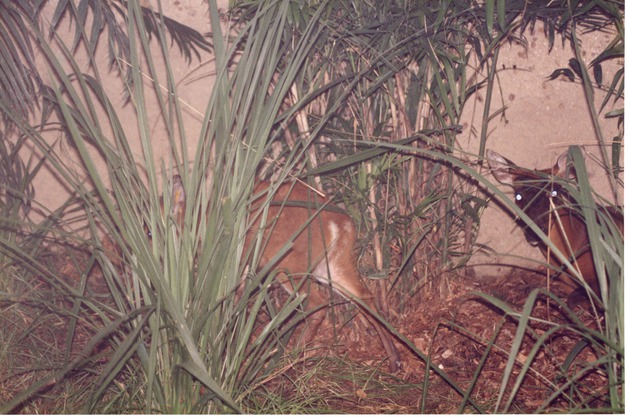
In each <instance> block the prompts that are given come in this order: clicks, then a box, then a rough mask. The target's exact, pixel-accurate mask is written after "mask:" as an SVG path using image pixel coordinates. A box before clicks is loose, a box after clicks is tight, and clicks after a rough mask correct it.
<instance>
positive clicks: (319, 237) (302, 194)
mask: <svg viewBox="0 0 630 420" xmlns="http://www.w3.org/2000/svg"><path fill="white" fill-rule="evenodd" d="M271 188H273V187H272V186H271V184H270V183H269V182H258V183H257V185H256V187H255V190H254V195H253V203H252V205H251V209H250V210H249V214H250V220H249V223H250V224H249V226H251V228H250V229H249V231H248V232H247V235H246V237H245V245H244V255H247V254H248V253H249V251H250V250H251V249H252V247H253V244H254V242H255V241H256V239H257V237H258V235H257V234H258V233H259V232H260V233H261V241H260V242H261V250H260V251H259V252H260V258H259V260H258V267H257V268H261V267H263V266H265V265H266V264H268V263H269V262H270V261H272V260H273V259H274V258H278V261H277V262H276V264H275V265H274V267H273V268H274V269H277V270H278V272H279V274H278V277H279V278H280V284H281V285H282V287H283V288H284V289H285V290H287V291H288V292H289V293H291V292H294V291H297V292H300V293H308V298H307V300H306V311H307V312H310V311H313V312H312V314H311V315H310V316H309V319H308V320H307V321H308V325H307V327H306V330H305V333H304V335H303V336H302V339H301V341H302V344H308V343H310V342H311V341H312V339H313V338H314V337H315V336H316V334H317V332H318V328H319V326H320V325H321V323H322V321H323V320H324V319H325V317H326V312H325V310H323V309H325V306H326V304H327V303H328V302H329V297H328V296H326V295H325V294H323V292H322V291H320V290H318V288H317V287H316V286H315V285H313V287H311V283H310V282H308V281H300V280H301V279H302V278H304V276H308V278H309V279H315V280H317V281H319V282H321V283H324V284H331V285H332V286H333V289H334V290H335V291H336V292H337V293H339V294H341V295H342V296H344V297H345V298H346V299H350V300H355V302H356V303H357V306H358V307H359V309H361V310H362V313H363V314H364V315H365V317H366V318H367V320H368V322H369V323H370V324H371V325H372V327H374V329H375V330H376V332H377V334H378V335H379V337H380V339H381V342H382V344H383V347H384V349H385V352H386V353H387V355H388V358H389V360H388V361H389V369H390V371H391V372H395V371H397V370H398V369H399V368H400V366H401V362H400V355H399V354H398V350H397V349H396V347H395V346H394V343H393V341H392V339H391V336H390V333H389V331H388V330H387V329H386V328H385V327H384V326H383V325H381V323H380V321H378V319H376V318H374V317H373V316H372V315H371V314H370V312H369V311H368V310H366V309H365V308H364V306H363V305H365V306H367V307H368V308H369V309H370V310H371V311H372V312H374V313H376V314H379V315H380V312H379V311H378V310H377V308H376V306H375V304H374V298H373V297H372V295H371V293H370V292H369V291H368V289H367V288H366V287H365V286H364V285H363V283H362V281H361V278H360V275H359V272H358V270H357V257H356V255H355V241H356V232H355V227H354V223H353V222H352V220H351V219H350V217H349V216H348V215H347V214H346V213H345V212H343V211H342V210H341V209H339V208H336V207H334V206H329V205H327V204H326V200H325V199H324V198H322V197H319V196H318V195H317V194H316V193H315V192H314V191H312V190H311V189H309V188H308V187H306V186H304V185H302V184H300V183H284V184H282V185H280V186H279V188H278V189H277V190H276V191H275V192H273V194H270V192H271ZM171 191H172V196H171V201H170V202H171V216H172V217H173V219H174V220H175V221H176V222H177V223H179V224H180V225H182V224H183V216H184V213H185V206H186V195H185V193H184V187H183V185H182V181H181V178H180V177H179V176H178V175H175V176H174V177H173V180H172V190H171ZM267 200H270V205H269V209H268V211H267V214H266V218H265V220H262V213H263V212H262V211H260V210H261V208H262V206H263V205H264V204H265V202H266V201H267ZM289 241H292V244H291V248H290V249H289V250H288V251H287V252H285V253H284V254H282V255H279V252H280V251H281V249H282V248H284V247H285V246H286V244H287V243H289ZM295 288H298V290H295Z"/></svg>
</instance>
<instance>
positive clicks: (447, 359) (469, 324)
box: [0, 253, 607, 414]
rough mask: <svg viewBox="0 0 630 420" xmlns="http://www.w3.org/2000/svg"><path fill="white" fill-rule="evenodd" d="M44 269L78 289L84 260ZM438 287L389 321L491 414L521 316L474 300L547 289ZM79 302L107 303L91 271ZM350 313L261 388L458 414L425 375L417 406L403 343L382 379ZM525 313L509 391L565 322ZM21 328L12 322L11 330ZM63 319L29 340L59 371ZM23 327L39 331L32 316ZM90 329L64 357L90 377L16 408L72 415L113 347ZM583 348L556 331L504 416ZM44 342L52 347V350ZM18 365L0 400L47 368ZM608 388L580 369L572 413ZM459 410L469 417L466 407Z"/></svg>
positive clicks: (349, 309)
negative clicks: (82, 365) (398, 361)
mask: <svg viewBox="0 0 630 420" xmlns="http://www.w3.org/2000/svg"><path fill="white" fill-rule="evenodd" d="M45 262H46V264H47V265H49V266H51V267H54V266H56V269H57V270H58V272H60V273H62V274H63V275H64V276H65V278H66V280H67V281H74V282H76V283H79V282H80V281H81V279H80V278H79V277H77V273H79V272H82V271H81V270H83V269H84V267H85V264H86V263H87V261H86V260H82V259H81V257H80V256H79V254H77V255H73V256H72V257H70V256H69V255H68V253H63V254H50V255H49V257H48V258H47V260H46V261H45ZM440 281H442V282H447V283H448V286H449V297H448V298H447V299H444V298H443V297H441V296H440V293H439V292H437V291H435V292H431V291H428V290H427V291H425V292H421V293H419V294H418V295H417V296H414V297H412V298H410V299H408V300H407V301H406V302H405V304H404V306H405V308H406V310H404V312H399V313H396V312H397V311H396V310H394V309H393V307H392V310H391V311H390V314H389V316H388V318H389V320H390V321H391V323H392V324H393V326H394V327H395V328H396V329H397V330H398V331H399V332H400V334H401V335H402V336H404V337H405V338H406V339H407V340H408V341H409V342H410V343H412V344H413V345H414V346H416V347H417V348H418V349H419V350H420V352H421V353H422V354H423V355H428V357H429V358H430V360H431V362H432V363H433V364H434V366H437V367H439V368H440V369H441V370H443V372H444V373H445V374H446V375H447V376H448V377H449V378H450V380H451V381H452V382H453V383H454V384H456V385H457V386H458V387H459V388H460V389H462V390H467V388H468V386H469V384H470V383H471V381H472V380H473V378H474V377H475V375H479V378H478V379H477V380H476V385H475V386H474V388H473V389H472V392H471V397H470V398H471V399H472V400H473V401H475V403H476V404H478V405H479V406H480V407H481V408H482V409H484V410H488V411H490V412H492V411H493V410H494V409H495V404H496V400H497V395H498V394H499V389H500V386H501V383H502V381H503V380H504V372H505V368H506V363H507V360H508V354H509V352H510V350H511V346H512V343H513V342H514V334H515V331H516V328H517V323H518V320H517V319H514V318H511V317H507V316H505V314H504V312H502V311H500V310H497V309H496V307H494V306H492V305H490V304H488V302H487V301H486V300H484V299H482V298H480V297H479V295H478V294H476V293H479V292H481V293H485V294H487V295H489V296H492V297H496V298H497V299H500V300H502V301H504V302H506V303H507V304H509V305H510V307H511V308H513V309H514V310H515V311H520V310H521V309H522V307H523V304H524V302H525V300H526V299H527V297H528V295H529V294H530V293H531V292H532V291H533V290H534V289H536V288H545V287H546V279H545V277H544V276H543V275H541V274H539V273H535V272H531V271H526V270H522V269H513V270H511V271H510V272H509V274H507V275H501V276H500V277H492V276H484V277H467V276H454V275H451V276H450V277H449V278H448V279H446V278H445V279H441V280H440ZM45 287H46V286H44V285H43V284H42V285H41V288H40V290H39V293H42V292H44V294H46V293H48V296H49V299H50V303H52V302H53V301H54V300H55V296H56V294H55V292H54V291H53V290H42V289H44V288H45ZM36 288H39V287H36ZM436 289H437V288H436ZM86 295H89V296H98V299H101V300H102V301H103V302H104V303H106V302H107V293H106V290H105V288H104V282H103V279H102V278H101V277H100V274H99V272H98V270H95V271H94V272H93V273H92V276H91V278H90V279H88V282H87V291H86ZM279 299H282V297H281V296H280V297H279ZM56 303H57V305H56V306H55V307H57V308H59V307H63V306H64V305H63V302H56ZM390 305H392V302H390ZM40 309H42V310H43V309H44V308H40ZM68 310H70V306H69V304H68ZM354 313H356V310H355V308H354V307H353V306H352V305H350V304H341V305H338V306H336V310H335V311H334V313H332V314H331V313H330V311H329V316H328V318H327V321H326V322H325V323H324V327H323V328H322V330H321V334H320V335H319V339H318V342H317V343H316V344H315V347H314V350H313V351H312V352H311V353H309V357H308V358H306V359H302V358H300V356H290V357H289V358H288V359H287V363H286V364H283V365H281V367H279V368H278V372H277V374H276V376H275V377H272V379H271V380H268V382H267V383H266V385H265V387H266V388H267V390H268V392H271V393H273V394H274V395H278V396H280V397H281V399H283V400H285V401H300V403H299V404H300V405H301V406H302V407H304V410H305V411H306V412H322V411H323V412H343V413H420V412H425V413H436V414H437V413H439V414H443V413H457V412H459V409H460V405H461V402H462V397H461V395H459V394H458V393H457V392H456V391H455V390H454V388H453V386H451V385H449V384H448V383H447V382H446V381H445V380H444V379H442V378H440V377H438V376H437V375H436V374H435V372H430V373H429V387H428V388H427V390H426V391H427V397H426V400H424V401H425V403H424V404H425V405H424V406H422V401H423V390H424V388H425V386H424V383H425V379H424V377H425V374H426V373H427V365H426V363H425V362H424V361H423V360H422V358H421V357H419V356H418V355H417V354H415V353H414V352H413V351H412V350H411V349H410V348H408V347H407V346H406V345H404V344H403V343H401V342H399V343H398V345H397V347H398V348H399V350H400V351H401V356H402V361H403V367H402V369H401V370H400V371H399V372H396V373H394V374H390V373H388V372H387V368H386V366H387V364H386V363H384V358H385V352H384V350H383V349H382V347H381V343H380V340H378V338H377V336H376V334H375V333H374V331H371V330H370V328H366V325H367V323H365V322H362V321H361V320H360V318H358V317H353V316H352V314H354ZM576 313H578V315H579V316H580V318H581V319H582V321H583V322H584V323H586V324H591V325H594V322H595V321H596V320H595V318H594V317H593V315H592V314H590V313H589V312H588V311H586V310H582V309H579V310H577V311H576ZM533 316H534V318H535V319H536V321H535V322H530V323H529V326H530V327H531V331H530V333H529V338H527V339H526V340H525V342H524V344H523V345H522V347H521V348H520V349H519V355H518V357H517V363H516V366H515V367H514V368H513V369H512V371H511V372H512V373H511V375H510V377H509V382H508V386H507V389H508V393H509V391H510V390H511V389H512V385H513V384H514V382H515V381H516V378H517V376H518V374H519V373H520V371H521V368H522V366H523V363H525V362H526V359H527V356H528V354H529V352H530V350H531V349H532V346H533V345H534V343H535V339H532V338H531V337H532V336H533V335H537V336H540V335H542V334H544V333H545V331H548V330H549V329H550V328H551V327H550V324H549V323H548V322H547V321H550V322H552V323H559V324H562V323H564V322H567V317H566V315H565V313H564V312H563V310H561V309H559V308H558V307H557V306H556V305H553V303H552V304H551V305H549V306H548V305H547V301H546V299H544V298H543V297H540V298H539V299H538V301H537V304H536V306H535V309H534V311H533ZM333 320H334V322H333ZM24 321H25V320H15V322H16V325H17V324H19V323H20V322H24ZM71 321H72V318H71V317H70V316H69V313H68V314H64V313H59V314H58V323H56V325H48V324H43V325H38V326H37V328H36V329H35V330H33V331H31V332H30V336H29V342H31V341H32V343H33V345H37V342H42V343H47V345H48V346H50V348H49V350H47V356H46V357H47V359H48V360H49V361H53V362H54V360H55V358H56V359H57V360H58V363H59V364H60V365H63V364H62V363H63V359H64V358H65V357H68V354H67V353H65V351H64V349H65V348H66V344H67V343H66V342H65V337H66V334H67V328H70V327H71V326H72V323H71ZM88 321H89V322H88ZM29 322H31V323H32V324H33V325H37V323H36V322H33V320H31V321H29ZM27 323H28V322H27ZM95 325H98V320H97V319H96V317H94V318H92V319H89V320H87V319H83V320H80V322H78V324H77V325H76V328H77V334H76V335H75V342H74V343H73V345H72V351H71V354H70V357H71V358H75V357H76V356H77V355H79V354H83V355H84V359H85V360H88V359H89V360H90V363H91V366H92V367H91V368H90V369H87V370H83V369H79V370H78V371H79V372H81V374H80V375H75V376H73V375H69V380H67V381H65V382H64V384H63V385H62V386H54V385H56V384H55V381H54V380H51V381H50V384H48V385H49V386H47V387H45V388H44V389H43V390H42V393H41V397H40V398H37V399H35V400H34V401H33V402H32V403H29V405H27V406H25V407H22V408H21V410H20V411H22V410H23V411H22V412H39V413H47V412H48V413H51V412H73V410H74V409H78V407H76V408H74V409H73V408H71V407H66V406H65V405H64V404H65V403H64V398H66V397H67V396H68V394H71V393H72V392H76V389H77V387H79V388H87V387H90V386H92V384H91V381H92V380H93V379H94V377H95V376H90V375H89V374H88V372H92V374H94V375H96V373H98V372H99V370H102V369H103V368H104V366H105V365H106V362H107V360H108V354H109V352H110V351H111V348H108V347H107V346H105V345H96V346H95V345H93V344H94V343H92V342H91V340H92V337H94V336H95V334H96V333H97V331H95V329H94V328H95ZM492 340H494V342H493V345H492V346H490V345H489V344H488V343H489V342H491V341H492ZM25 341H26V340H25ZM579 341H580V337H578V336H577V335H575V334H572V333H571V332H570V331H569V330H564V331H560V332H558V333H556V334H553V335H552V336H551V337H550V338H549V339H548V340H547V341H546V342H545V344H544V346H542V347H541V348H540V349H539V350H538V351H537V352H536V356H535V358H534V360H533V362H532V366H531V368H530V369H529V370H528V373H527V375H526V377H525V379H524V383H523V385H522V386H521V387H520V388H519V391H518V393H517V394H516V397H515V399H514V402H513V404H512V405H511V406H510V407H509V408H507V409H506V411H507V412H510V413H532V412H536V411H537V410H539V409H540V408H541V404H543V402H545V401H546V400H548V398H549V396H550V393H551V392H552V388H553V386H550V384H554V386H559V385H561V384H562V381H563V378H564V377H565V375H564V373H563V371H566V370H573V371H576V370H578V369H579V368H580V367H582V366H584V365H586V364H587V363H589V362H593V361H594V360H595V359H596V355H595V353H594V352H593V350H592V349H591V348H589V347H586V348H585V349H583V350H582V351H581V352H579V354H577V356H576V357H575V359H574V360H573V362H572V363H571V364H570V365H569V366H563V364H564V363H565V361H566V360H567V359H568V358H569V357H572V355H571V352H572V351H573V349H574V348H575V347H576V344H578V342H579ZM50 343H56V344H55V345H52V346H51V345H50ZM25 345H26V343H25ZM27 347H28V346H27ZM489 347H491V348H490V349H489ZM289 353H291V349H289ZM293 354H295V353H293ZM33 356H35V355H34V354H31V353H30V351H28V350H26V352H25V353H24V354H22V355H21V358H22V361H23V362H24V365H25V366H29V359H30V358H31V357H33ZM17 365H19V362H17V361H16V366H13V369H14V370H13V371H12V372H9V373H7V371H5V372H4V373H3V374H2V375H0V377H3V378H5V379H7V378H10V379H9V380H5V381H4V382H3V383H2V385H1V386H0V388H3V389H4V391H2V392H0V397H2V398H0V399H8V397H9V396H12V395H15V393H16V392H19V389H24V388H23V387H24V385H25V384H26V383H31V384H32V383H35V382H36V381H37V380H41V378H42V377H44V376H45V373H46V372H33V371H20V367H19V366H17ZM53 365H54V363H53ZM304 378H308V382H304ZM606 383H607V382H606V378H605V376H604V375H603V374H600V373H598V372H597V371H594V370H592V371H589V372H587V373H585V374H584V377H583V378H582V380H581V381H580V385H581V386H584V387H586V388H585V389H575V390H573V391H572V398H574V402H573V403H572V405H571V406H572V407H575V401H580V399H582V400H583V402H584V403H585V404H587V405H588V406H589V407H590V408H597V407H605V406H606V404H607V402H606V399H605V395H606V392H607V388H606V386H607V385H606ZM594 390H595V391H594ZM504 398H505V397H504ZM501 407H502V406H501ZM568 407H569V402H568V401H567V400H566V397H564V396H561V397H558V398H556V399H555V400H553V401H552V403H551V404H550V405H549V406H547V407H545V408H544V410H543V411H544V412H565V411H566V410H567V409H568ZM268 409H270V410H271V408H268ZM68 410H69V411H68ZM464 411H465V412H474V410H473V409H472V408H470V406H468V407H467V408H466V409H465V410H464Z"/></svg>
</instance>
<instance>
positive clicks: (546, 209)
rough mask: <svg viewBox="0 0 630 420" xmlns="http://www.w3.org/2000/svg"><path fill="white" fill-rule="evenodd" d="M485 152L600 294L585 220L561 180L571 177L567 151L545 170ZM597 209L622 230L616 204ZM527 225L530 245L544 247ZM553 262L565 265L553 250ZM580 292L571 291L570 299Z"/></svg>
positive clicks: (496, 174) (566, 276)
mask: <svg viewBox="0 0 630 420" xmlns="http://www.w3.org/2000/svg"><path fill="white" fill-rule="evenodd" d="M486 156H487V157H488V164H489V166H490V170H491V171H492V174H493V175H494V177H495V178H496V179H497V181H499V182H501V183H502V184H506V185H509V186H511V187H512V188H513V189H514V197H515V201H516V204H517V205H518V206H519V207H520V208H521V209H522V210H523V211H524V212H525V214H526V215H527V216H528V217H529V218H530V219H532V221H533V222H534V223H536V225H537V226H538V227H539V228H540V230H542V231H543V233H545V235H547V236H548V237H549V240H550V241H551V243H553V244H554V245H555V246H556V248H558V250H559V251H560V252H561V253H562V254H563V255H564V256H565V258H566V259H567V260H568V261H570V262H572V263H573V265H574V266H575V268H576V269H577V270H578V272H579V273H580V274H581V275H582V278H583V279H584V281H585V282H586V283H588V284H589V286H590V287H591V288H592V289H593V290H595V291H596V292H597V293H598V294H599V293H600V292H599V290H598V289H599V282H598V276H597V272H596V270H595V264H594V261H593V254H592V252H591V246H590V241H589V237H588V231H587V226H586V223H585V222H584V218H583V216H582V214H581V213H580V211H579V208H578V206H577V204H576V203H574V202H573V201H572V200H571V198H570V197H568V194H566V193H565V192H563V189H562V181H563V180H565V179H566V178H569V177H571V167H570V162H569V154H568V152H565V153H563V154H562V155H561V156H560V157H559V158H558V160H557V162H556V164H555V165H554V166H553V167H551V168H549V169H542V170H531V169H525V168H521V167H518V166H517V165H515V164H514V163H513V162H511V161H510V160H508V159H506V158H504V157H503V156H501V155H500V154H498V153H496V152H493V151H492V150H488V151H487V153H486ZM554 180H555V182H554ZM564 182H566V180H565V181H564ZM597 213H598V214H608V215H609V216H610V217H609V219H611V220H612V221H613V222H614V223H613V225H614V226H609V228H615V227H616V228H617V229H619V232H620V233H621V234H623V216H622V215H621V214H620V213H619V211H618V209H617V208H615V207H601V206H598V209H597ZM598 219H599V222H600V224H601V225H602V226H603V227H604V226H605V223H604V220H603V218H602V217H601V216H598ZM524 229H525V237H526V238H527V240H528V242H529V243H530V244H531V245H533V246H540V247H541V248H543V249H544V248H545V247H544V244H543V243H542V241H540V238H539V237H538V235H537V234H536V233H535V232H534V231H533V230H531V229H530V228H529V227H527V226H524ZM551 262H552V263H554V264H555V265H556V266H561V265H562V264H561V262H560V259H559V258H558V257H557V256H554V255H553V254H552V261H551ZM569 277H570V276H569V274H568V273H567V271H566V270H565V271H564V272H563V273H562V276H561V278H562V280H563V281H564V283H565V284H572V285H574V284H575V283H573V282H572V281H571V279H570V278H569ZM577 292H579V290H578V291H577ZM577 296H578V295H577V294H573V293H572V295H571V296H569V300H570V301H571V299H572V298H574V297H577Z"/></svg>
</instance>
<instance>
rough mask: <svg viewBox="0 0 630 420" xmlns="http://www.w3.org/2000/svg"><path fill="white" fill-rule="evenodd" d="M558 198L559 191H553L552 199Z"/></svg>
mask: <svg viewBox="0 0 630 420" xmlns="http://www.w3.org/2000/svg"><path fill="white" fill-rule="evenodd" d="M557 196H558V191H557V190H552V191H551V197H552V198H556V197H557Z"/></svg>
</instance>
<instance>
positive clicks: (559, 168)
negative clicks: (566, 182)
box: [551, 150, 575, 179]
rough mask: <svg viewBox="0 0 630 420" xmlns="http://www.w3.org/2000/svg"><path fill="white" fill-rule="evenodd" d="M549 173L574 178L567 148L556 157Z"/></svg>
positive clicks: (573, 170) (573, 169)
mask: <svg viewBox="0 0 630 420" xmlns="http://www.w3.org/2000/svg"><path fill="white" fill-rule="evenodd" d="M551 173H552V174H553V175H556V176H559V177H561V178H568V179H575V168H574V167H573V165H572V163H571V157H570V156H569V151H568V150H567V151H566V152H564V153H563V154H561V155H560V156H559V157H558V161H557V162H556V165H555V166H554V167H553V169H552V171H551Z"/></svg>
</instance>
